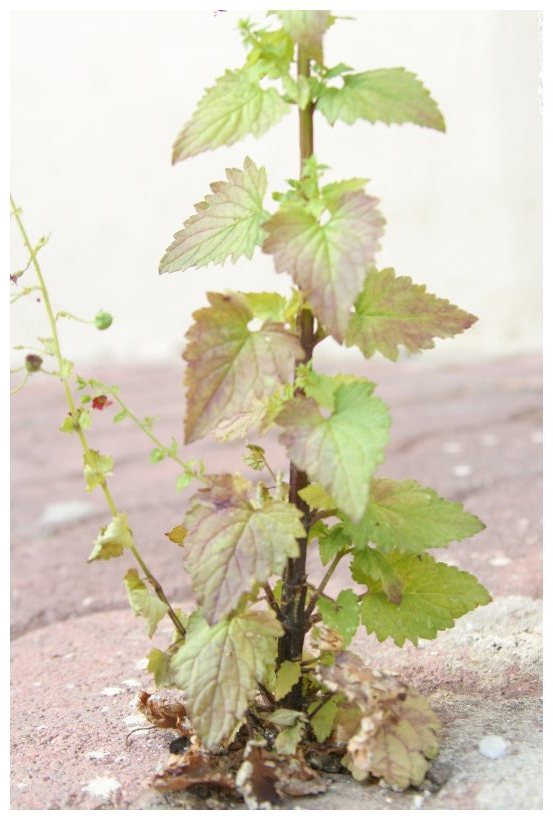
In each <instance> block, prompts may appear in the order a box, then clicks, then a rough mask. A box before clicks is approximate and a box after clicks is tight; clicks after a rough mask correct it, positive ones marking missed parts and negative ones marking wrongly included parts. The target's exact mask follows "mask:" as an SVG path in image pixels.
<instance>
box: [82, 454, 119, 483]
mask: <svg viewBox="0 0 553 820" xmlns="http://www.w3.org/2000/svg"><path fill="white" fill-rule="evenodd" d="M112 469H113V459H112V458H110V456H104V455H102V454H101V453H99V452H98V450H88V451H87V452H86V453H85V455H84V477H85V481H86V489H87V491H88V492H89V493H90V492H92V490H93V489H94V487H97V486H98V484H102V483H103V482H104V481H105V479H106V476H108V475H111V470H112Z"/></svg>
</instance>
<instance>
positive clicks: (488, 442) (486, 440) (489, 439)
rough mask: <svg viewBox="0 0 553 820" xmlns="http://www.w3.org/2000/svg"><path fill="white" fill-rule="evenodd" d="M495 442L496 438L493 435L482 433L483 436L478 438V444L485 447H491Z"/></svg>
mask: <svg viewBox="0 0 553 820" xmlns="http://www.w3.org/2000/svg"><path fill="white" fill-rule="evenodd" d="M497 441H498V438H497V436H494V434H493V433H484V435H483V436H480V443H481V444H483V445H484V446H485V447H493V445H494V444H497Z"/></svg>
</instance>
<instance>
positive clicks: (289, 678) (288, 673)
mask: <svg viewBox="0 0 553 820" xmlns="http://www.w3.org/2000/svg"><path fill="white" fill-rule="evenodd" d="M300 678H301V666H300V664H299V663H298V662H297V661H284V662H283V663H282V664H281V665H280V666H279V668H278V671H277V673H276V681H275V690H274V691H275V698H276V699H277V701H279V700H282V698H283V697H285V696H286V695H287V694H288V692H291V691H292V689H293V688H294V686H295V685H296V683H297V682H298V681H299V679H300Z"/></svg>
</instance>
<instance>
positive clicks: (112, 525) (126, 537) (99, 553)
mask: <svg viewBox="0 0 553 820" xmlns="http://www.w3.org/2000/svg"><path fill="white" fill-rule="evenodd" d="M132 543H133V538H132V533H131V530H130V527H129V520H128V518H127V516H126V515H125V513H118V514H117V515H116V516H114V517H113V518H112V520H111V521H110V522H109V524H108V525H107V526H106V527H102V529H101V530H100V534H99V535H98V537H97V538H96V540H95V542H94V548H93V550H92V552H91V553H90V555H89V556H88V563H90V562H91V561H108V560H109V559H110V558H119V556H121V555H123V552H124V550H125V549H126V548H128V547H130V546H131V545H132Z"/></svg>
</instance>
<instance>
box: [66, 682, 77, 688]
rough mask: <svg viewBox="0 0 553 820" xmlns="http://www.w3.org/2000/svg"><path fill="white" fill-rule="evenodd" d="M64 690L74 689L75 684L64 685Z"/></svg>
mask: <svg viewBox="0 0 553 820" xmlns="http://www.w3.org/2000/svg"><path fill="white" fill-rule="evenodd" d="M65 688H66V689H74V688H75V684H74V683H66V684H65Z"/></svg>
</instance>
